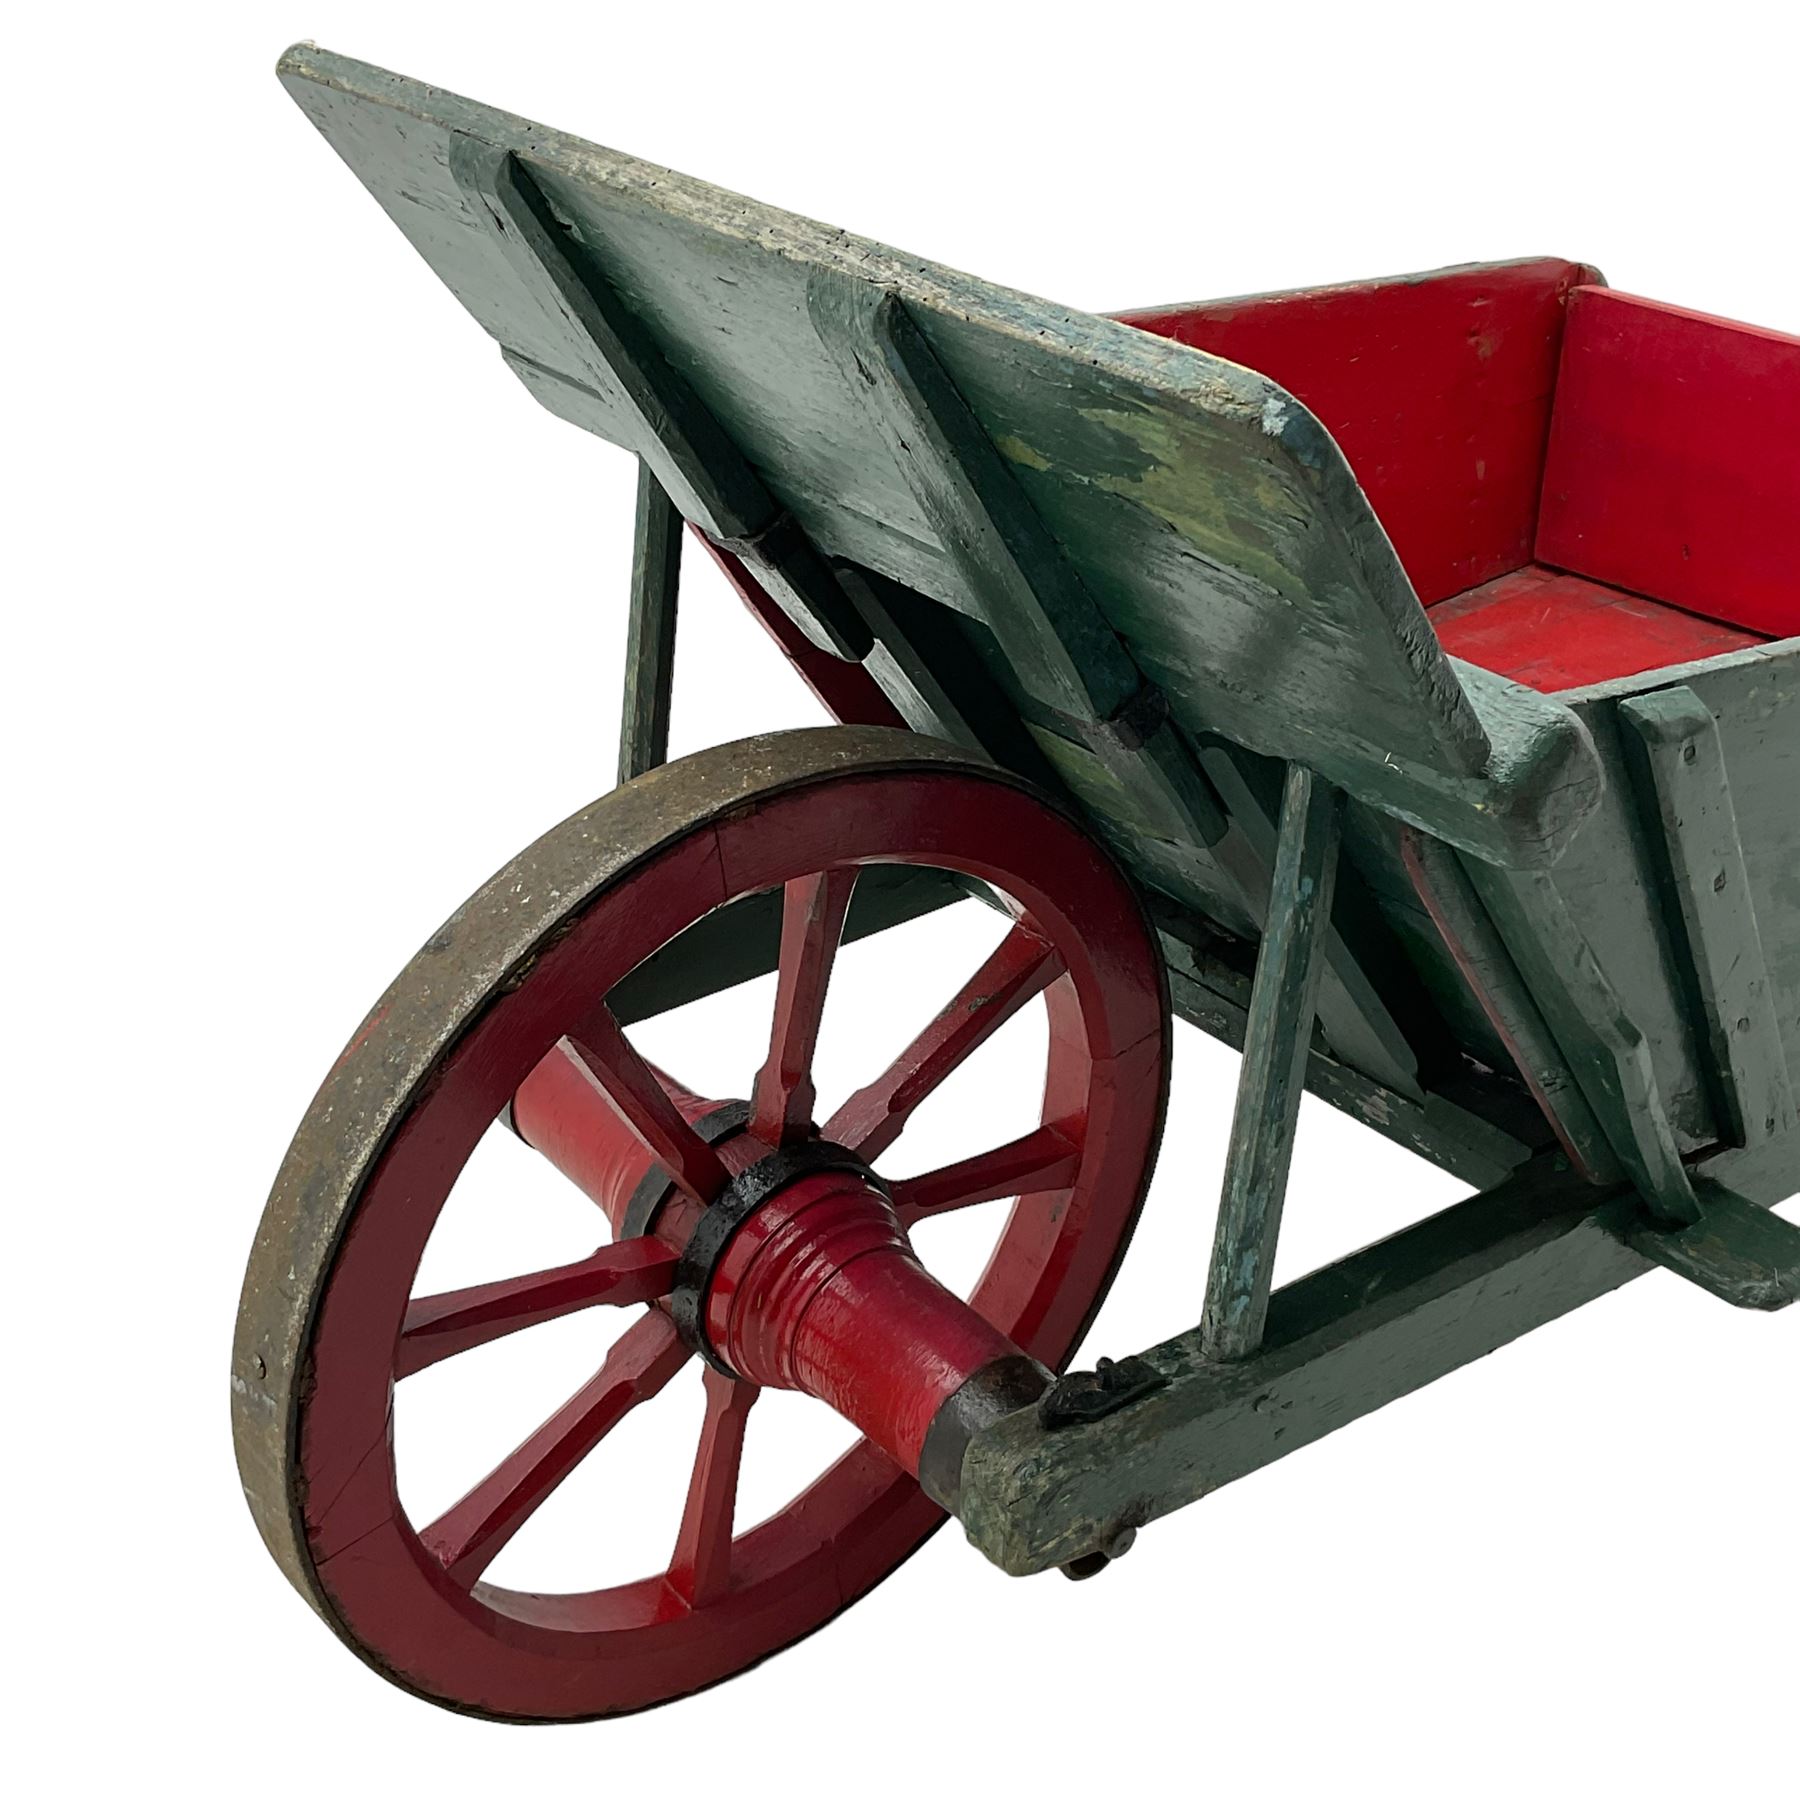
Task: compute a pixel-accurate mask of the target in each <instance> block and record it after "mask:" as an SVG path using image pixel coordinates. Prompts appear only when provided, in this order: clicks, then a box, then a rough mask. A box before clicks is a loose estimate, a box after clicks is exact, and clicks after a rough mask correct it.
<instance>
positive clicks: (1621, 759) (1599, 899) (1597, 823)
mask: <svg viewBox="0 0 1800 1800" xmlns="http://www.w3.org/2000/svg"><path fill="white" fill-rule="evenodd" d="M1581 711H1582V713H1583V716H1584V718H1585V720H1586V723H1587V725H1588V728H1589V731H1590V732H1591V733H1592V736H1593V739H1594V744H1595V748H1596V749H1597V751H1598V752H1599V755H1600V760H1601V766H1602V767H1603V768H1604V770H1605V772H1606V796H1605V799H1604V800H1603V801H1602V803H1601V805H1600V807H1599V809H1598V810H1597V811H1596V812H1595V813H1594V815H1593V817H1591V818H1590V819H1589V820H1588V821H1587V823H1586V824H1585V825H1583V827H1582V828H1581V831H1580V832H1579V833H1578V834H1577V836H1576V839H1575V841H1574V843H1573V844H1571V845H1570V847H1569V849H1568V850H1567V851H1566V852H1565V854H1564V856H1563V858H1562V860H1561V861H1560V862H1559V863H1558V864H1557V866H1556V867H1555V869H1554V870H1552V871H1550V872H1549V873H1548V874H1547V875H1536V874H1533V875H1507V874H1504V873H1501V872H1499V871H1494V870H1483V869H1476V868H1471V870H1470V873H1471V875H1472V876H1474V877H1475V879H1476V883H1477V886H1478V887H1479V888H1480V889H1481V890H1482V894H1483V898H1484V899H1485V900H1487V902H1488V904H1489V906H1490V909H1491V910H1492V911H1493V912H1494V914H1495V918H1496V922H1497V923H1498V924H1499V925H1500V928H1501V930H1502V932H1503V934H1504V935H1505V936H1506V939H1507V942H1508V945H1509V947H1510V948H1511V950H1512V952H1513V954H1514V956H1515V957H1516V958H1517V959H1518V962H1519V967H1520V969H1521V971H1522V972H1523V973H1524V974H1525V977H1526V980H1527V982H1528V983H1529V984H1530V986H1531V990H1532V993H1533V997H1534V998H1535V999H1536V1000H1537V1003H1538V1005H1539V1006H1540V1007H1541V1008H1542V1009H1543V1012H1544V1016H1545V1018H1546V1019H1547V1020H1548V1021H1549V1022H1550V1025H1551V1029H1552V1030H1553V1031H1554V1032H1555V1033H1556V1035H1557V1037H1558V1040H1559V1041H1560V1042H1561V1044H1562V1048H1563V1051H1564V1054H1565V1055H1566V1056H1567V1057H1568V1058H1569V1061H1570V1064H1571V1066H1572V1067H1573V1068H1574V1069H1575V1071H1576V1073H1577V1075H1578V1076H1580V1075H1581V1074H1582V1071H1583V1070H1584V1069H1585V1068H1593V1067H1595V1066H1596V1065H1598V1064H1602V1063H1604V1062H1606V1061H1607V1060H1608V1059H1609V1056H1610V1054H1611V1053H1610V1052H1609V1051H1608V1049H1607V1048H1606V1047H1605V1041H1604V1040H1605V1039H1606V1037H1607V1035H1608V1033H1609V1032H1610V1029H1611V1026H1610V1020H1609V1017H1608V1016H1607V1013H1608V1009H1607V1008H1606V1007H1605V1006H1604V1004H1603V1003H1594V1004H1591V1005H1590V1004H1589V1003H1587V1002H1586V1001H1585V1000H1584V999H1583V997H1582V996H1581V994H1580V993H1579V992H1578V990H1577V988H1576V986H1575V985H1574V984H1573V983H1572V982H1571V979H1570V975H1569V970H1570V966H1571V962H1572V960H1573V957H1574V955H1575V950H1576V946H1575V944H1574V943H1572V942H1571V941H1570V939H1569V936H1568V929H1569V925H1572V926H1573V928H1574V929H1575V930H1576V931H1578V932H1579V933H1580V935H1581V937H1582V938H1583V939H1585V941H1586V943H1587V945H1588V947H1589V948H1590V949H1591V951H1592V952H1593V956H1594V958H1595V960H1596V962H1597V964H1598V966H1599V970H1600V973H1601V974H1602V975H1603V977H1604V979H1605V982H1606V984H1607V985H1608V986H1609V987H1610V989H1611V992H1612V994H1613V996H1615V998H1616V1007H1617V1011H1618V1012H1619V1013H1621V1014H1622V1015H1623V1016H1624V1018H1625V1019H1627V1020H1629V1021H1630V1024H1631V1025H1632V1026H1633V1027H1635V1030H1636V1032H1637V1033H1638V1034H1639V1035H1640V1036H1641V1037H1642V1039H1643V1041H1644V1044H1645V1046H1646V1048H1647V1051H1648V1056H1649V1061H1650V1066H1651V1069H1652V1070H1653V1073H1654V1080H1655V1090H1656V1093H1657V1095H1658V1096H1659V1098H1660V1102H1661V1105H1662V1107H1663V1108H1664V1110H1665V1112H1666V1114H1667V1117H1668V1121H1669V1124H1670V1127H1671V1129H1672V1131H1673V1134H1674V1141H1675V1143H1676V1145H1677V1147H1678V1148H1679V1149H1680V1150H1681V1151H1683V1152H1687V1151H1691V1150H1696V1149H1698V1148H1700V1147H1701V1146H1702V1145H1704V1144H1710V1143H1713V1142H1716V1141H1717V1140H1718V1137H1719V1130H1718V1121H1717V1120H1716V1119H1715V1117H1714V1115H1713V1107H1712V1100H1711V1090H1710V1086H1709V1082H1708V1078H1707V1069H1706V1064H1705V1061H1704V1059H1703V1057H1702V1055H1701V1048H1700V1044H1699V1043H1698V1041H1697V1040H1696V1037H1695V1034H1694V1030H1693V1022H1692V1020H1691V1018H1690V1017H1689V1014H1688V1009H1687V1008H1686V1006H1685V1005H1684V1004H1683V999H1682V986H1683V981H1684V975H1683V967H1682V960H1681V959H1682V957H1683V955H1684V954H1685V949H1686V946H1685V940H1684V938H1683V935H1682V932H1681V928H1680V923H1679V920H1677V919H1674V918H1672V917H1671V916H1670V915H1669V913H1668V911H1667V909H1666V908H1665V906H1664V904H1663V884H1662V881H1661V866H1662V863H1661V850H1660V847H1659V845H1658V843H1657V841H1656V838H1655V835H1654V830H1655V828H1654V826H1652V827H1650V828H1647V827H1646V822H1645V820H1644V818H1643V816H1642V814H1641V811H1640V809H1639V806H1638V804H1637V800H1636V796H1635V792H1634V787H1633V783H1632V780H1631V772H1630V768H1629V766H1628V763H1627V760H1626V750H1625V746H1624V744H1623V742H1622V741H1621V738H1620V730H1621V726H1620V724H1619V721H1618V720H1617V719H1616V718H1615V717H1614V703H1613V702H1612V701H1610V700H1596V701H1590V702H1587V703H1585V704H1584V705H1583V706H1582V708H1581ZM1565 913H1566V919H1567V923H1565V919H1564V917H1563V915H1564V914H1565ZM1609 1079H1610V1078H1609ZM1584 1085H1586V1084H1585V1083H1584ZM1588 1097H1589V1100H1590V1101H1591V1102H1593V1104H1594V1106H1595V1110H1596V1112H1598V1113H1600V1114H1601V1122H1602V1124H1603V1125H1604V1126H1605V1127H1606V1128H1607V1135H1608V1136H1609V1138H1613V1139H1614V1141H1615V1143H1616V1142H1617V1141H1618V1138H1619V1136H1620V1135H1621V1134H1623V1135H1625V1136H1630V1135H1631V1134H1633V1133H1635V1132H1636V1131H1637V1130H1639V1129H1640V1128H1641V1123H1642V1122H1641V1121H1640V1120H1638V1119H1636V1118H1629V1117H1623V1116H1620V1115H1619V1113H1618V1111H1617V1107H1618V1106H1619V1105H1620V1104H1623V1103H1622V1102H1620V1101H1619V1100H1618V1099H1617V1097H1616V1096H1609V1097H1608V1098H1607V1099H1605V1100H1604V1101H1602V1100H1600V1099H1597V1098H1596V1096H1595V1094H1594V1092H1592V1091H1590V1092H1589V1095H1588ZM1629 1104H1630V1105H1631V1107H1632V1108H1633V1110H1635V1106H1636V1102H1630V1103H1629ZM1609 1114H1610V1115H1611V1116H1610V1117H1609V1116H1608V1115H1609Z"/></svg>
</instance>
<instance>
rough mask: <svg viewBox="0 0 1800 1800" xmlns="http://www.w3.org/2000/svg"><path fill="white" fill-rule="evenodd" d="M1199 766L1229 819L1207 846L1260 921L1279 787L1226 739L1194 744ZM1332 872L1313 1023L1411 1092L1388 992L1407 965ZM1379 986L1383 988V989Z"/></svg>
mask: <svg viewBox="0 0 1800 1800" xmlns="http://www.w3.org/2000/svg"><path fill="white" fill-rule="evenodd" d="M1200 763H1201V767H1202V768H1203V769H1204V770H1205V772H1206V776H1207V779H1208V780H1209V781H1211V783H1212V785H1213V789H1214V791H1215V792H1216V793H1217V794H1218V796H1219V800H1220V804H1221V805H1222V806H1223V807H1224V809H1225V811H1226V813H1227V814H1228V816H1229V818H1230V821H1231V829H1230V832H1229V834H1228V835H1227V836H1226V837H1225V838H1224V839H1223V840H1222V841H1221V842H1220V843H1219V844H1217V845H1216V846H1215V847H1214V849H1213V855H1214V857H1215V858H1216V859H1217V860H1218V862H1219V864H1220V866H1221V868H1223V869H1224V870H1225V871H1226V873H1227V874H1228V875H1229V876H1230V877H1231V878H1232V880H1233V881H1234V882H1235V883H1236V885H1237V887H1238V889H1239V891H1240V892H1241V893H1242V894H1243V895H1244V896H1245V900H1246V904H1247V906H1248V907H1249V908H1250V909H1251V916H1252V917H1253V918H1254V919H1255V920H1256V921H1257V923H1258V925H1259V926H1260V924H1261V922H1262V918H1263V914H1264V910H1265V909H1266V906H1267V902H1268V896H1269V895H1270V893H1271V892H1273V891H1275V889H1274V888H1273V887H1272V885H1271V883H1272V881H1273V878H1274V869H1275V863H1276V858H1277V841H1278V838H1279V824H1278V821H1279V819H1280V816H1281V804H1282V803H1281V800H1280V798H1279V796H1280V793H1281V791H1282V789H1281V787H1279V786H1277V785H1276V783H1277V782H1278V781H1279V780H1280V779H1281V777H1280V775H1279V773H1278V772H1277V771H1273V770H1271V771H1269V774H1270V786H1271V788H1272V789H1273V791H1272V792H1271V793H1269V794H1267V795H1265V793H1264V792H1263V791H1262V788H1261V787H1260V786H1259V785H1258V783H1257V782H1256V781H1255V780H1254V779H1252V773H1251V772H1250V771H1249V770H1247V768H1246V766H1245V761H1244V759H1243V754H1242V752H1240V751H1235V750H1234V749H1233V748H1232V747H1231V746H1230V745H1227V744H1224V743H1221V742H1217V741H1214V742H1211V743H1208V744H1206V745H1203V746H1202V748H1201V750H1200ZM1354 882H1355V876H1354V874H1352V875H1351V877H1350V881H1349V882H1348V883H1346V882H1345V881H1344V879H1343V875H1342V872H1341V871H1340V873H1339V875H1338V877H1337V887H1336V889H1335V890H1334V891H1335V892H1336V894H1337V903H1336V905H1335V908H1334V915H1333V917H1332V919H1331V925H1330V929H1329V930H1328V931H1327V932H1326V933H1325V935H1324V937H1323V939H1322V940H1321V944H1320V955H1321V964H1320V974H1319V1000H1318V1011H1319V1023H1320V1026H1321V1027H1322V1029H1323V1030H1324V1032H1325V1036H1326V1037H1327V1039H1329V1041H1330V1043H1331V1046H1332V1049H1333V1050H1334V1051H1335V1052H1336V1054H1337V1057H1338V1059H1339V1061H1341V1062H1347V1063H1348V1064H1350V1066H1351V1067H1352V1068H1355V1069H1360V1070H1361V1071H1362V1072H1363V1073H1364V1074H1365V1075H1367V1076H1369V1077H1370V1078H1371V1079H1372V1080H1374V1081H1378V1082H1379V1083H1380V1084H1381V1085H1382V1086H1383V1087H1384V1088H1386V1089H1387V1090H1388V1091H1389V1092H1390V1093H1395V1094H1400V1095H1404V1096H1405V1097H1406V1098H1407V1099H1410V1100H1416V1099H1418V1098H1419V1097H1420V1095H1421V1094H1422V1092H1423V1089H1422V1088H1421V1087H1420V1085H1419V1059H1418V1056H1417V1054H1416V1053H1415V1051H1414V1049H1413V1046H1412V1044H1411V1043H1410V1042H1409V1040H1408V1038H1407V1034H1406V1032H1405V1031H1404V1030H1403V1029H1402V1028H1401V1026H1400V1023H1399V1021H1398V1020H1397V1019H1396V1018H1395V1017H1394V1014H1393V1011H1392V1009H1391V1007H1390V1005H1389V1000H1388V995H1390V994H1393V993H1395V992H1396V990H1397V989H1398V988H1399V987H1400V986H1401V984H1402V983H1403V982H1404V981H1405V979H1406V975H1407V973H1409V972H1402V971H1397V970H1395V969H1394V968H1393V967H1392V959H1391V957H1390V956H1389V955H1387V954H1384V951H1385V948H1386V947H1385V946H1384V945H1383V944H1381V943H1379V942H1377V941H1376V939H1377V931H1376V929H1375V928H1373V926H1372V924H1371V923H1369V922H1365V921H1361V920H1359V919H1357V917H1356V916H1355V915H1354V913H1353V911H1352V908H1351V906H1350V904H1349V901H1350V895H1349V894H1348V893H1347V892H1345V891H1344V890H1345V888H1347V887H1348V886H1350V885H1352V884H1353V883H1354ZM1384 989H1385V992H1384Z"/></svg>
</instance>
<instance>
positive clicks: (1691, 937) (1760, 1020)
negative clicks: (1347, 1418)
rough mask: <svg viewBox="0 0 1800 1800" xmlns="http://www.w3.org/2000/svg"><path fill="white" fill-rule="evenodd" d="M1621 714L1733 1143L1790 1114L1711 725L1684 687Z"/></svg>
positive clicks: (1770, 1130) (1784, 1067)
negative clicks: (1662, 857)
mask: <svg viewBox="0 0 1800 1800" xmlns="http://www.w3.org/2000/svg"><path fill="white" fill-rule="evenodd" d="M1619 716H1620V718H1621V719H1623V720H1624V721H1625V722H1626V723H1627V724H1628V725H1629V726H1630V727H1631V729H1632V733H1633V735H1634V737H1635V740H1636V742H1637V744H1638V745H1639V748H1640V752H1641V754H1640V756H1639V757H1638V758H1637V759H1636V774H1637V777H1638V781H1639V787H1640V794H1641V797H1642V800H1643V802H1644V810H1645V812H1646V813H1647V814H1648V816H1649V818H1650V820H1651V821H1653V822H1654V824H1653V835H1654V836H1655V837H1656V839H1657V841H1658V842H1659V843H1660V845H1661V846H1662V848H1663V850H1664V852H1665V854H1666V856H1667V859H1668V877H1669V884H1670V886H1671V887H1672V888H1673V896H1672V898H1673V900H1674V903H1675V909H1676V911H1677V914H1678V916H1679V918H1680V919H1681V921H1682V926H1683V929H1684V932H1685V936H1686V940H1687V949H1688V958H1689V960H1688V970H1689V974H1690V976H1691V982H1690V987H1691V993H1692V998H1693V1001H1694V1004H1695V1005H1696V1007H1697V1009H1698V1011H1699V1014H1700V1017H1701V1019H1702V1020H1703V1021H1704V1030H1703V1033H1702V1035H1703V1038H1704V1041H1705V1043H1706V1044H1707V1046H1708V1048H1709V1050H1710V1053H1711V1065H1712V1075H1713V1080H1714V1085H1715V1091H1716V1095H1717V1098H1718V1103H1719V1111H1720V1119H1721V1124H1722V1125H1723V1126H1724V1128H1725V1130H1726V1133H1727V1135H1728V1136H1729V1138H1730V1141H1731V1142H1733V1143H1738V1144H1749V1143H1755V1142H1757V1141H1758V1140H1760V1139H1762V1138H1766V1137H1772V1136H1774V1134H1775V1133H1776V1132H1777V1131H1778V1130H1781V1129H1783V1128H1785V1127H1786V1125H1787V1124H1788V1123H1789V1122H1790V1121H1791V1120H1792V1119H1793V1117H1794V1113H1795V1105H1794V1087H1793V1082H1792V1079H1791V1073H1790V1071H1789V1069H1788V1064H1787V1055H1786V1051H1785V1049H1784V1047H1783V1045H1782V1041H1781V1024H1780V1021H1779V1019H1778V1018H1777V1017H1776V1013H1775V993H1774V987H1773V984H1772V983H1771V981H1770V979H1769V971H1768V965H1767V963H1766V962H1765V961H1764V958H1763V946H1762V936H1761V933H1760V932H1759V930H1758V927H1757V917H1756V903H1755V898H1754V896H1753V894H1752V892H1751V887H1750V879H1749V875H1748V872H1747V870H1746V868H1745V864H1744V849H1743V844H1742V842H1741V841H1740V839H1739V836H1738V823H1737V813H1736V809H1735V808H1734V807H1733V805H1732V799H1731V783H1730V780H1729V778H1728V775H1727V772H1726V768H1725V758H1724V753H1723V750H1722V749H1721V746H1720V741H1719V728H1718V726H1717V724H1716V723H1715V722H1714V720H1713V716H1712V712H1711V710H1710V709H1709V708H1708V707H1707V706H1706V705H1705V703H1704V702H1702V701H1701V699H1700V698H1699V696H1698V695H1696V694H1695V693H1694V691H1693V689H1692V688H1687V687H1675V688H1664V689H1661V690H1660V691H1658V692H1656V693H1651V694H1643V695H1640V696H1638V697H1636V698H1634V699H1630V700H1626V701H1624V702H1623V703H1622V704H1621V705H1620V707H1619Z"/></svg>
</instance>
